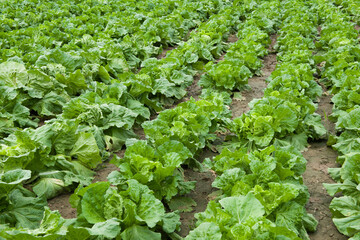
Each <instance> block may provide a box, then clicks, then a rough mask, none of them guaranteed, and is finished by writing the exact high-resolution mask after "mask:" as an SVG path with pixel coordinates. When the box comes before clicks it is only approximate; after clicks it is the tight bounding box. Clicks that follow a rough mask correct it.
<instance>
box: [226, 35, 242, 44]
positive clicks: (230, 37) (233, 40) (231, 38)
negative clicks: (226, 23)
mask: <svg viewBox="0 0 360 240" xmlns="http://www.w3.org/2000/svg"><path fill="white" fill-rule="evenodd" d="M237 40H239V38H238V37H237V36H236V35H235V34H231V35H230V36H229V38H228V40H227V41H228V42H229V43H234V42H236V41H237Z"/></svg>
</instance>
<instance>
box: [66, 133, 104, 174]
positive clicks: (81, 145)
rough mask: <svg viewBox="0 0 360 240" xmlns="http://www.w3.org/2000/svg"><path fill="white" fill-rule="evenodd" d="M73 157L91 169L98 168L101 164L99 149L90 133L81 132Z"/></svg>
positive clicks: (74, 147) (71, 153)
mask: <svg viewBox="0 0 360 240" xmlns="http://www.w3.org/2000/svg"><path fill="white" fill-rule="evenodd" d="M70 155H71V156H76V157H77V159H78V160H79V161H80V162H81V163H82V164H84V165H85V166H87V167H89V168H96V166H97V165H98V164H99V163H101V157H100V152H99V148H98V146H97V144H96V140H95V138H94V135H93V134H92V133H89V132H81V133H80V134H79V136H78V138H77V140H76V142H75V144H74V146H73V148H72V150H71V152H70Z"/></svg>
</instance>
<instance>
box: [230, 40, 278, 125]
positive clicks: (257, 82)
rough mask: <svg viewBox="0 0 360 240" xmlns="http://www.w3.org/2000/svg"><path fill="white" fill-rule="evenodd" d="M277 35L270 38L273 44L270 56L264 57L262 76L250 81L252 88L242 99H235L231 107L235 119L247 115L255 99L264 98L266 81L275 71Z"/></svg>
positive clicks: (244, 92)
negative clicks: (250, 103) (250, 104)
mask: <svg viewBox="0 0 360 240" xmlns="http://www.w3.org/2000/svg"><path fill="white" fill-rule="evenodd" d="M276 37H277V36H276V35H272V36H270V38H271V44H270V46H269V48H268V50H269V55H267V56H265V57H264V61H263V68H262V69H261V71H262V75H261V76H254V77H252V78H250V79H249V81H248V84H249V86H250V89H249V90H246V91H242V92H241V96H242V98H241V99H233V102H232V104H231V106H230V109H231V110H232V112H233V118H236V117H239V116H241V114H243V113H246V112H247V111H249V110H250V108H249V106H248V104H249V102H251V101H252V100H253V99H258V98H262V97H263V96H264V92H263V90H264V89H265V88H266V86H267V84H266V80H267V78H268V77H269V76H270V75H271V73H272V72H273V71H274V70H275V67H276V64H277V60H276V54H275V51H274V46H275V44H276Z"/></svg>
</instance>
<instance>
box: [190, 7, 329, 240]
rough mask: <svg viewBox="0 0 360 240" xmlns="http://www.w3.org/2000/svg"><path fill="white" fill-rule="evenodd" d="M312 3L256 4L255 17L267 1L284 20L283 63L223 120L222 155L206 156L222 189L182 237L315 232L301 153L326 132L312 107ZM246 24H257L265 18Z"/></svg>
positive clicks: (250, 236) (291, 236) (317, 93)
mask: <svg viewBox="0 0 360 240" xmlns="http://www.w3.org/2000/svg"><path fill="white" fill-rule="evenodd" d="M312 4H313V2H299V1H291V0H290V1H285V2H284V1H282V2H281V3H280V2H278V1H269V2H267V3H262V4H261V5H257V8H256V10H255V11H254V15H255V16H256V13H257V12H258V13H261V16H263V17H264V15H263V12H262V9H263V10H264V9H266V10H267V12H269V10H268V9H269V6H272V7H273V11H277V12H280V13H281V14H280V16H278V19H276V18H270V19H269V20H270V21H274V22H278V21H279V22H281V24H280V26H279V28H280V30H279V31H278V34H279V36H278V38H277V44H276V46H275V48H276V49H277V51H278V60H279V61H280V62H281V63H280V64H279V65H278V66H277V67H276V70H275V71H274V72H273V73H272V74H271V76H270V78H269V81H270V83H269V85H268V87H267V88H266V89H265V92H264V97H263V98H262V99H258V100H254V101H253V102H251V103H250V105H251V110H250V111H249V112H248V113H245V114H243V115H242V116H240V117H239V118H235V119H234V120H233V121H232V122H229V123H228V124H227V128H228V129H229V130H230V131H231V132H232V133H233V134H234V136H233V137H232V138H230V141H226V142H225V143H224V146H225V148H224V149H223V150H222V152H221V154H220V155H218V156H217V157H215V158H213V159H212V160H210V159H207V160H206V165H207V166H209V167H210V168H211V169H212V170H214V171H215V172H216V174H217V175H218V176H217V178H216V179H215V181H214V183H213V187H216V188H218V189H220V190H221V192H222V194H221V195H220V196H218V199H217V200H216V201H210V202H209V204H208V206H207V209H206V210H205V212H203V213H199V214H197V215H196V218H197V219H198V221H197V223H196V225H197V228H196V229H195V230H193V231H191V232H190V234H189V235H188V236H187V238H186V239H238V237H239V236H241V238H242V239H275V238H284V239H309V237H308V235H307V231H315V229H316V225H317V221H316V220H315V218H314V217H313V216H312V215H311V214H308V213H307V212H306V210H305V204H306V203H307V201H308V198H309V193H308V191H307V188H306V186H305V185H303V180H302V176H301V175H302V173H303V172H304V171H305V169H306V159H304V158H303V156H302V155H301V153H300V152H299V151H298V150H302V149H303V148H304V147H305V146H306V145H307V139H308V138H311V139H317V138H319V137H321V136H322V135H324V134H325V133H326V131H325V129H324V127H323V126H322V124H321V121H320V116H319V115H317V114H315V113H314V111H315V109H316V105H315V104H314V103H313V101H315V100H316V98H317V97H319V96H320V95H321V93H322V90H321V88H320V86H318V85H317V83H316V82H315V81H314V78H313V72H314V70H315V66H314V59H313V54H312V50H313V49H314V48H315V45H314V43H313V39H314V38H315V36H316V34H317V30H316V27H317V24H318V19H317V17H316V16H317V12H316V9H313V8H312ZM275 6H276V7H275ZM265 19H267V18H266V15H265ZM249 22H250V23H252V24H254V25H255V26H254V27H260V28H261V23H262V22H256V21H251V19H249ZM262 30H264V29H262ZM240 32H241V31H240ZM258 41H259V42H258V44H259V43H261V38H259V40H258Z"/></svg>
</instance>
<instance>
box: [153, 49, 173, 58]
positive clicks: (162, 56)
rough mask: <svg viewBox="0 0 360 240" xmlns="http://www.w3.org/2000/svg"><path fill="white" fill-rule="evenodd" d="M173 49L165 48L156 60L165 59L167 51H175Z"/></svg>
mask: <svg viewBox="0 0 360 240" xmlns="http://www.w3.org/2000/svg"><path fill="white" fill-rule="evenodd" d="M175 48H176V47H167V48H165V49H164V50H163V51H162V52H161V53H160V55H159V56H157V59H161V58H164V57H166V53H167V52H168V51H171V50H173V49H175Z"/></svg>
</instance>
